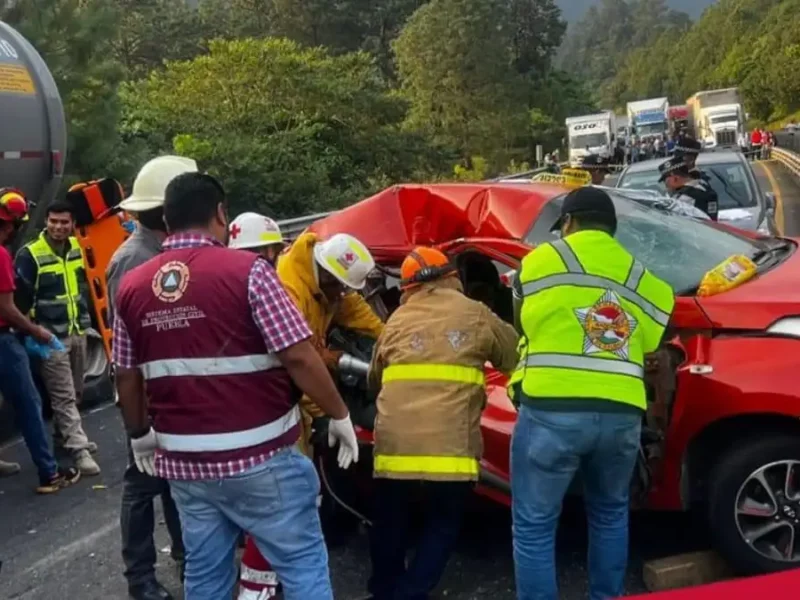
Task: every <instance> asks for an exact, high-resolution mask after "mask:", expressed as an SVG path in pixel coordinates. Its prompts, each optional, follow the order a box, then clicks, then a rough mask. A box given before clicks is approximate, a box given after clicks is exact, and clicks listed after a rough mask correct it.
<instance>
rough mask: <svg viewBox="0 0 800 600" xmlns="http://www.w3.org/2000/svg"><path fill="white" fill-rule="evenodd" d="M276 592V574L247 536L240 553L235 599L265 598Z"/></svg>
mask: <svg viewBox="0 0 800 600" xmlns="http://www.w3.org/2000/svg"><path fill="white" fill-rule="evenodd" d="M277 594H278V574H277V573H275V571H273V570H272V565H270V564H269V561H268V560H267V559H266V558H264V556H263V555H262V554H261V552H259V550H258V547H257V546H256V543H255V542H254V541H253V539H252V538H251V537H250V536H248V537H247V542H246V544H245V547H244V554H243V555H242V570H241V574H240V576H239V597H238V599H237V600H267V599H268V598H274V597H275V596H277Z"/></svg>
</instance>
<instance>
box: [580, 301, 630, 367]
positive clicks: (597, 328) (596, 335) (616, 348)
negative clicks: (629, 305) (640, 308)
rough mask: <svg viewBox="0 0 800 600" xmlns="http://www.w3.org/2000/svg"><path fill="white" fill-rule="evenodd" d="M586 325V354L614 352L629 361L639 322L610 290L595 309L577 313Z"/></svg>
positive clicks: (591, 308) (584, 325) (582, 309)
mask: <svg viewBox="0 0 800 600" xmlns="http://www.w3.org/2000/svg"><path fill="white" fill-rule="evenodd" d="M575 315H576V316H577V317H578V321H580V324H581V325H582V326H583V330H584V332H585V334H586V335H585V336H584V338H583V353H584V354H597V353H598V352H611V353H612V354H615V355H616V356H618V357H619V358H621V359H623V360H627V359H628V347H629V342H630V339H631V334H632V333H633V332H634V330H635V329H636V327H637V325H638V322H637V321H636V319H634V318H633V317H632V316H631V315H629V314H628V313H626V312H625V310H624V309H623V308H622V304H621V303H620V300H619V296H617V295H616V294H615V293H614V292H612V291H610V290H607V291H606V293H605V294H603V295H602V296H601V297H600V299H599V300H598V301H597V302H595V304H594V306H590V307H588V308H579V309H576V310H575Z"/></svg>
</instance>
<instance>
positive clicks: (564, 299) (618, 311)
mask: <svg viewBox="0 0 800 600" xmlns="http://www.w3.org/2000/svg"><path fill="white" fill-rule="evenodd" d="M515 293H517V294H521V296H522V298H523V302H522V308H521V312H520V322H521V324H522V329H523V334H524V339H525V340H526V341H525V348H526V350H525V360H524V361H521V362H520V368H521V369H523V371H524V372H523V373H522V374H520V373H519V372H517V373H516V374H515V378H516V379H517V380H520V381H521V382H522V385H521V388H522V392H523V394H522V397H523V400H532V401H535V400H536V398H547V399H553V398H599V399H605V400H612V401H617V402H622V403H625V404H629V405H632V406H635V407H637V408H641V409H645V408H646V399H645V388H644V382H643V377H644V355H645V354H647V353H650V352H653V351H655V350H656V348H657V347H658V345H659V343H660V342H661V337H662V336H663V334H664V330H665V328H666V326H667V324H668V322H669V319H670V315H671V313H672V309H673V307H674V304H675V298H674V294H673V291H672V289H671V288H670V287H669V285H668V284H666V283H665V282H663V281H661V280H660V279H658V278H657V277H656V276H655V275H653V274H652V273H650V272H649V271H648V270H647V269H645V268H644V266H643V265H642V264H641V263H640V262H639V261H637V260H635V259H634V258H633V257H632V256H631V255H630V254H629V253H628V252H627V251H626V250H625V249H624V248H623V247H622V245H621V244H619V242H617V241H616V240H615V239H614V238H613V237H611V236H610V235H608V234H606V233H603V232H600V231H581V232H578V233H574V234H572V235H570V236H569V237H567V238H566V239H563V240H558V241H556V242H553V243H550V244H543V245H541V246H539V247H538V248H536V249H535V250H533V251H532V252H531V253H530V254H528V256H526V257H525V258H524V259H523V261H522V268H521V270H520V274H519V278H518V280H517V283H516V286H515Z"/></svg>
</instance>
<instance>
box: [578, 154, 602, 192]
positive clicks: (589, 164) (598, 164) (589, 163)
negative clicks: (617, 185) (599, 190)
mask: <svg viewBox="0 0 800 600" xmlns="http://www.w3.org/2000/svg"><path fill="white" fill-rule="evenodd" d="M608 164H609V161H608V159H607V158H603V157H602V156H600V155H598V154H587V155H586V156H584V157H583V161H581V167H580V168H581V169H583V170H585V171H589V174H590V175H591V176H592V185H603V182H604V181H605V179H606V175H608V173H609V168H608Z"/></svg>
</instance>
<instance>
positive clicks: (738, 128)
mask: <svg viewBox="0 0 800 600" xmlns="http://www.w3.org/2000/svg"><path fill="white" fill-rule="evenodd" d="M686 104H687V105H688V106H689V108H690V110H691V119H692V123H693V125H694V131H695V136H696V137H697V139H698V140H699V141H700V142H702V143H703V145H704V146H705V147H706V148H715V147H732V146H736V145H737V144H738V138H739V134H740V133H743V132H744V128H745V121H746V116H745V114H744V107H743V105H742V98H741V96H740V94H739V90H738V88H725V89H721V90H707V91H703V92H697V93H696V94H695V95H694V96H692V97H691V98H689V99H688V100H687V101H686Z"/></svg>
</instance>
